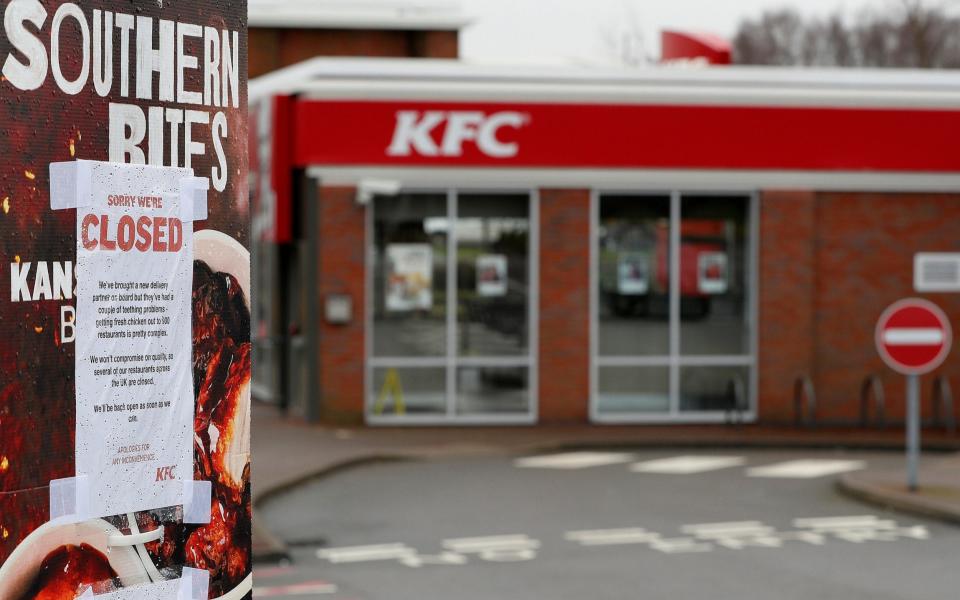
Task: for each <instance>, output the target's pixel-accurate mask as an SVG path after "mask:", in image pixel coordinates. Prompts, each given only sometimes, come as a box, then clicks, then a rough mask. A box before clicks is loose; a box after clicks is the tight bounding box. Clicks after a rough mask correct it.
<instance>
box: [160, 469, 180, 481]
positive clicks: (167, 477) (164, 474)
mask: <svg viewBox="0 0 960 600" xmlns="http://www.w3.org/2000/svg"><path fill="white" fill-rule="evenodd" d="M176 479H177V468H176V467H159V468H158V469H157V481H175V480H176Z"/></svg>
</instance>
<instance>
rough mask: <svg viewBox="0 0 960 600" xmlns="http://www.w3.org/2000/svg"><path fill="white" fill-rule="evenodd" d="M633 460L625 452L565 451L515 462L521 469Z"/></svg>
mask: <svg viewBox="0 0 960 600" xmlns="http://www.w3.org/2000/svg"><path fill="white" fill-rule="evenodd" d="M632 460H634V455H633V454H628V453H625V452H565V453H562V454H549V455H546V456H529V457H525V458H518V459H517V460H515V461H514V462H513V464H514V465H515V466H516V467H518V468H521V469H561V470H575V469H589V468H591V467H605V466H607V465H618V464H623V463H628V462H630V461H632Z"/></svg>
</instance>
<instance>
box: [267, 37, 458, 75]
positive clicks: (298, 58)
mask: <svg viewBox="0 0 960 600" xmlns="http://www.w3.org/2000/svg"><path fill="white" fill-rule="evenodd" d="M458 55H459V34H458V32H456V31H394V30H360V29H276V28H256V27H255V28H251V29H250V78H251V79H252V78H254V77H259V76H260V75H264V74H266V73H269V72H270V71H275V70H277V69H280V68H283V67H288V66H290V65H293V64H296V63H298V62H302V61H305V60H308V59H310V58H314V57H317V56H367V57H409V58H457V56H458Z"/></svg>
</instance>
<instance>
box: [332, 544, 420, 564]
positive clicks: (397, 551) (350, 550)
mask: <svg viewBox="0 0 960 600" xmlns="http://www.w3.org/2000/svg"><path fill="white" fill-rule="evenodd" d="M410 555H416V550H414V549H413V548H411V547H409V546H407V545H406V544H380V545H376V546H351V547H346V548H329V549H321V550H317V558H320V559H323V560H329V561H330V562H332V563H350V562H366V561H375V560H396V559H398V558H403V557H406V556H410Z"/></svg>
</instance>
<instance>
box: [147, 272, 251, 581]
mask: <svg viewBox="0 0 960 600" xmlns="http://www.w3.org/2000/svg"><path fill="white" fill-rule="evenodd" d="M250 349H251V347H250V311H249V309H248V308H247V299H246V298H245V297H244V294H243V291H242V290H241V289H240V285H239V283H238V282H237V280H236V278H235V277H233V276H232V275H230V274H228V273H218V272H214V271H213V270H212V269H211V268H210V267H209V266H208V265H207V264H206V263H204V262H203V261H199V260H198V261H195V262H194V270H193V376H194V393H195V394H196V412H195V416H194V440H195V441H194V479H197V480H205V481H210V482H212V485H213V494H212V500H211V506H210V512H211V518H210V523H209V524H206V525H201V526H195V525H183V524H176V523H161V522H160V521H159V519H158V518H157V517H156V516H154V514H153V513H141V514H140V515H139V516H138V521H140V523H139V524H140V526H141V528H146V529H153V528H155V527H158V526H159V525H161V524H163V525H164V527H165V529H164V537H163V539H161V540H158V541H156V542H152V543H150V544H147V550H148V551H149V552H150V555H151V557H152V558H153V559H154V562H155V563H157V566H158V567H160V568H166V567H175V566H177V565H184V566H187V567H191V568H196V569H204V570H206V571H207V572H209V573H210V593H211V594H210V595H211V597H216V596H220V595H222V594H224V593H226V592H229V591H230V590H232V589H233V588H234V587H236V586H237V585H238V584H239V583H240V582H241V581H243V579H244V578H245V577H246V575H247V573H249V570H250V544H249V540H250V518H251V514H250V506H251V503H250V468H249V463H245V464H244V466H243V468H242V469H241V471H240V472H239V473H236V472H231V470H230V465H229V462H228V461H229V460H230V458H231V456H230V447H231V442H232V441H233V438H234V436H235V435H239V433H238V432H236V431H234V422H235V418H236V416H237V415H238V411H241V410H248V407H247V406H246V405H245V403H244V401H243V399H244V390H245V389H246V388H247V387H248V386H249V383H250V375H251V370H250Z"/></svg>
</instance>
